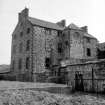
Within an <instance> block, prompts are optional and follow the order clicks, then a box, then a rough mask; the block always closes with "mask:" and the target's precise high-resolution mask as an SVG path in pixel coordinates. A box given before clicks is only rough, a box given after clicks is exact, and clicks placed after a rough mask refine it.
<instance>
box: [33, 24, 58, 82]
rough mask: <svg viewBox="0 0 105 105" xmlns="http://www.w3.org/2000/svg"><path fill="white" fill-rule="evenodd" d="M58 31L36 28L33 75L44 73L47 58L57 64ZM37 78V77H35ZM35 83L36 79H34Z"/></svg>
mask: <svg viewBox="0 0 105 105" xmlns="http://www.w3.org/2000/svg"><path fill="white" fill-rule="evenodd" d="M56 37H57V31H56V30H52V29H46V28H43V27H39V26H34V35H33V48H34V49H33V73H34V75H37V74H36V73H43V72H45V71H46V70H47V69H46V68H45V58H46V57H49V58H51V61H52V64H56V63H57V48H56V47H57V38H56ZM34 77H35V76H34ZM34 81H36V80H35V78H34Z"/></svg>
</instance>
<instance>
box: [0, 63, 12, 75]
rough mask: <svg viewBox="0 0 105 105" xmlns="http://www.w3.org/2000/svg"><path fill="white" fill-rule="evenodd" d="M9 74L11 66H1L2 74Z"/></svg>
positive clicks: (0, 72) (0, 71)
mask: <svg viewBox="0 0 105 105" xmlns="http://www.w3.org/2000/svg"><path fill="white" fill-rule="evenodd" d="M8 72H10V66H9V65H0V74H3V73H8Z"/></svg>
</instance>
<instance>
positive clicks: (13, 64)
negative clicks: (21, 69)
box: [12, 60, 15, 71]
mask: <svg viewBox="0 0 105 105" xmlns="http://www.w3.org/2000/svg"><path fill="white" fill-rule="evenodd" d="M14 69H15V60H13V62H12V70H13V71H14Z"/></svg>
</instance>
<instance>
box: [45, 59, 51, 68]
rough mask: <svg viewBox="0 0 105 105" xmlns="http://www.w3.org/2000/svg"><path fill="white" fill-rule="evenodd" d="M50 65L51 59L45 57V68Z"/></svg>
mask: <svg viewBox="0 0 105 105" xmlns="http://www.w3.org/2000/svg"><path fill="white" fill-rule="evenodd" d="M50 65H51V59H50V58H46V59H45V67H46V68H49V67H50Z"/></svg>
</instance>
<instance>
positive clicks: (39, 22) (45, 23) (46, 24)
mask: <svg viewBox="0 0 105 105" xmlns="http://www.w3.org/2000/svg"><path fill="white" fill-rule="evenodd" d="M28 20H29V21H30V22H31V23H32V24H33V25H39V26H42V27H46V28H52V29H56V30H63V29H64V27H60V26H59V25H58V24H56V23H53V22H49V21H45V20H41V19H37V18H33V17H28Z"/></svg>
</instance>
